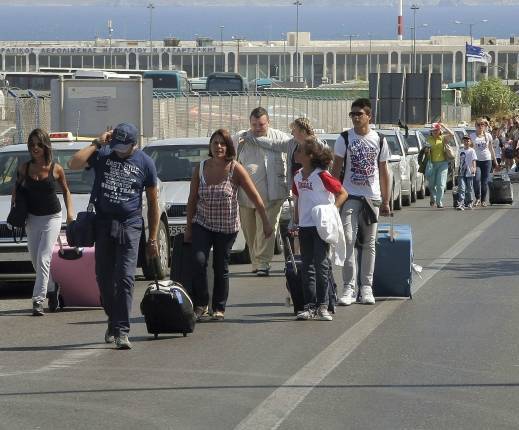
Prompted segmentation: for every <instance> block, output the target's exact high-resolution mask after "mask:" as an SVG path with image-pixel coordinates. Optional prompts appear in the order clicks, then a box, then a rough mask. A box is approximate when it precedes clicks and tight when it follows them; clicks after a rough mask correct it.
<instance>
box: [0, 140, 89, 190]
mask: <svg viewBox="0 0 519 430" xmlns="http://www.w3.org/2000/svg"><path fill="white" fill-rule="evenodd" d="M75 152H76V150H70V149H69V150H59V149H58V150H56V149H53V151H52V156H53V160H54V162H56V163H59V164H60V165H61V166H62V167H63V169H64V170H65V176H66V178H67V183H68V187H69V189H70V192H71V193H72V194H89V193H90V191H91V190H92V184H93V181H94V172H93V171H91V170H79V171H73V170H70V169H68V168H67V162H68V160H69V159H70V158H71V157H72V155H73V154H74V153H75ZM29 158H30V157H29V153H28V152H27V151H19V152H0V195H2V196H7V195H10V194H11V193H12V191H13V187H14V184H15V182H16V172H17V170H18V166H19V165H20V164H23V163H25V162H26V161H28V160H29ZM56 191H57V192H58V193H61V187H57V188H56Z"/></svg>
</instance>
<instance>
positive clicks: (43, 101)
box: [0, 94, 470, 144]
mask: <svg viewBox="0 0 519 430" xmlns="http://www.w3.org/2000/svg"><path fill="white" fill-rule="evenodd" d="M351 103H352V101H351V100H344V99H336V98H315V97H297V96H293V95H259V94H258V95H254V94H250V95H234V94H225V95H210V94H203V95H202V94H200V95H189V96H179V97H172V98H162V99H154V100H153V137H154V138H158V139H166V138H172V137H202V136H209V135H211V133H213V131H214V130H216V129H218V128H227V129H229V130H230V131H231V132H233V133H234V132H236V131H238V130H242V129H247V128H248V127H249V115H250V112H251V111H252V110H253V109H254V108H255V107H258V106H262V107H264V108H265V109H266V110H267V111H268V113H269V116H270V122H271V126H272V127H274V128H277V129H279V130H283V131H289V129H290V128H289V125H290V123H291V122H292V121H293V120H294V119H296V118H298V117H307V118H308V119H309V120H310V121H311V123H312V125H313V127H314V128H315V129H321V130H323V131H324V132H327V133H333V132H340V131H342V130H343V129H345V128H347V127H351V121H350V119H349V117H348V113H349V111H350V109H351ZM442 112H443V113H442V119H443V121H444V122H446V123H450V124H454V123H456V124H457V123H459V122H462V121H467V122H470V106H456V107H454V106H450V105H442ZM3 113H5V119H4V120H1V119H0V140H1V142H0V144H2V143H4V144H9V143H24V142H26V141H27V136H28V135H29V133H30V132H31V130H33V129H34V128H36V127H41V128H43V129H45V130H50V124H51V99H50V98H48V97H33V96H28V97H27V96H23V97H22V96H14V95H8V96H7V97H6V98H5V108H4V110H3Z"/></svg>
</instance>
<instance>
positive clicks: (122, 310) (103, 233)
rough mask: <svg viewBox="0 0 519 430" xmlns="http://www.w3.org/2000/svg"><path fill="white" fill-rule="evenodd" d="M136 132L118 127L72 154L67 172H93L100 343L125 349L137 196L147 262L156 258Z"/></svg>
mask: <svg viewBox="0 0 519 430" xmlns="http://www.w3.org/2000/svg"><path fill="white" fill-rule="evenodd" d="M138 135H139V134H138V131H137V128H136V127H135V126H134V125H133V124H128V123H122V124H119V125H118V126H117V127H115V128H114V129H113V130H109V131H106V132H104V133H102V134H101V135H100V136H99V137H98V138H97V139H95V140H94V141H93V142H92V144H91V145H89V146H86V147H85V148H82V149H81V150H79V151H78V152H76V153H75V154H74V156H73V157H72V158H71V159H70V161H69V163H68V165H69V167H70V168H71V169H73V170H80V169H83V168H87V169H90V168H92V169H94V172H95V181H94V184H96V186H95V187H94V190H93V192H94V193H95V197H96V201H95V209H96V226H95V234H96V247H95V263H96V277H97V283H98V285H99V289H100V290H101V297H102V300H103V307H104V310H105V312H106V314H107V316H108V327H107V329H106V333H105V342H106V343H109V344H111V343H114V342H115V347H116V348H117V349H130V348H131V347H132V346H131V343H130V340H129V338H128V334H129V331H130V312H131V307H132V301H133V285H134V281H135V270H136V268H137V257H138V254H139V241H140V238H141V234H142V229H143V226H144V222H143V221H144V220H143V218H142V194H143V191H144V190H146V199H147V201H148V214H147V215H148V226H149V236H148V243H147V246H146V251H147V254H148V257H149V258H154V257H156V256H157V255H158V249H157V232H158V228H159V206H158V189H157V171H156V169H155V164H154V163H153V160H152V159H151V158H150V157H149V156H148V155H146V154H145V153H144V152H142V151H141V150H140V149H139V148H138V146H137V139H138Z"/></svg>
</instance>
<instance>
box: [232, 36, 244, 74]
mask: <svg viewBox="0 0 519 430" xmlns="http://www.w3.org/2000/svg"><path fill="white" fill-rule="evenodd" d="M232 39H233V40H235V41H236V48H237V55H236V70H235V72H236V73H240V42H242V41H243V40H245V39H243V38H241V37H238V36H232Z"/></svg>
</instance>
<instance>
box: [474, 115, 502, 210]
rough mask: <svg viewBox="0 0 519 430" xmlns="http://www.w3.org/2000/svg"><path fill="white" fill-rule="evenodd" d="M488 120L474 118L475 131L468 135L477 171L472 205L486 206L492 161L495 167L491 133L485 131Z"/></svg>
mask: <svg viewBox="0 0 519 430" xmlns="http://www.w3.org/2000/svg"><path fill="white" fill-rule="evenodd" d="M487 128H488V121H487V120H486V119H485V118H478V119H477V120H476V132H475V133H472V134H471V135H470V139H471V140H472V143H473V145H474V150H475V151H476V155H477V157H478V158H477V161H476V166H477V173H476V177H475V178H474V194H475V197H476V201H475V202H474V206H479V205H481V206H486V205H487V203H486V198H487V191H488V181H489V180H490V172H491V171H492V163H494V165H495V166H496V167H497V164H496V154H495V153H494V147H493V146H492V135H491V134H490V133H489V132H488V131H487Z"/></svg>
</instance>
